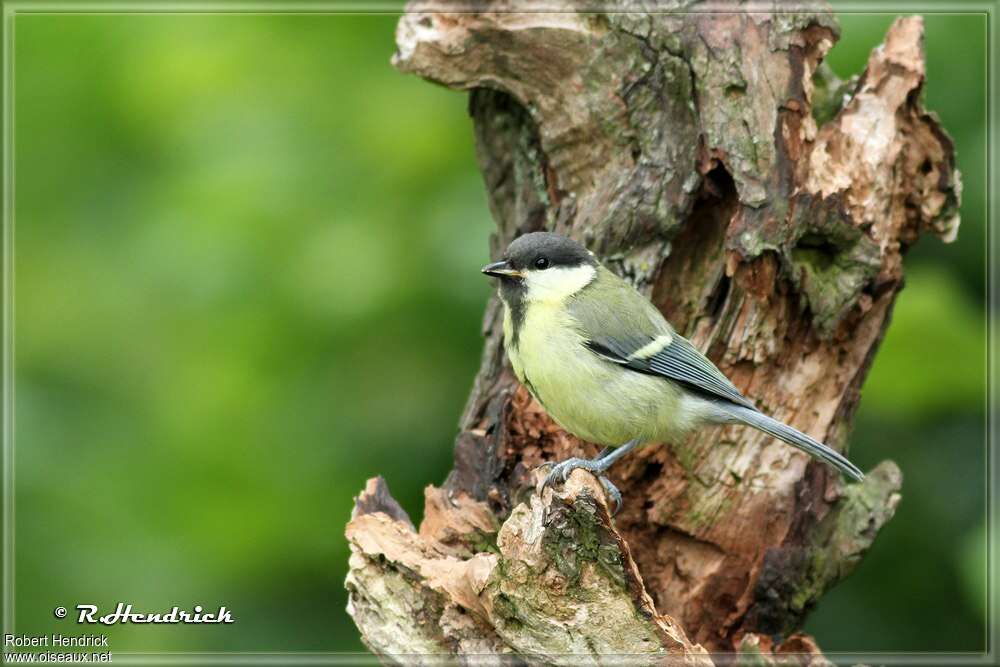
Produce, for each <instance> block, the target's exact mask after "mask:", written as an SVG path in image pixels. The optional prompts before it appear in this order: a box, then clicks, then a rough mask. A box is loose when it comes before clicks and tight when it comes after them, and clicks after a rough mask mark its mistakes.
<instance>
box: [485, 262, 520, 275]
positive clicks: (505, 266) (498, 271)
mask: <svg viewBox="0 0 1000 667" xmlns="http://www.w3.org/2000/svg"><path fill="white" fill-rule="evenodd" d="M483 273H485V274H486V275H488V276H494V277H496V278H505V277H513V278H523V277H524V273H522V272H521V271H518V270H517V269H513V268H511V266H510V264H509V263H508V262H507V260H503V261H500V262H493V263H492V264H487V265H486V266H484V267H483Z"/></svg>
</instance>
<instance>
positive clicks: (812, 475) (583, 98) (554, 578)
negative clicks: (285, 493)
mask: <svg viewBox="0 0 1000 667" xmlns="http://www.w3.org/2000/svg"><path fill="white" fill-rule="evenodd" d="M546 9H547V10H548V11H547V12H539V11H531V5H529V4H527V3H523V4H522V3H521V2H519V0H504V1H503V2H484V3H481V4H477V5H476V8H475V9H474V10H473V11H466V12H455V11H449V8H448V7H447V6H445V5H435V4H432V3H430V2H422V1H420V0H416V1H414V2H411V3H410V5H408V8H407V12H406V14H404V16H403V17H402V19H401V20H400V24H399V29H398V32H397V44H398V51H397V54H396V56H395V57H394V60H393V62H394V64H395V65H396V66H397V67H398V68H399V69H401V70H402V71H404V72H410V73H414V74H417V75H420V76H422V77H425V78H427V79H429V80H431V81H434V82H437V83H440V84H444V85H446V86H449V87H452V88H456V89H461V90H468V91H470V95H469V110H470V114H471V116H472V119H473V124H474V128H475V137H474V139H475V143H476V151H477V156H478V159H479V163H480V167H481V169H482V172H483V179H484V184H485V187H486V192H487V195H488V201H489V204H490V210H491V212H492V214H493V217H494V219H495V221H496V223H497V233H496V234H495V235H494V237H493V238H492V239H491V242H490V252H491V255H492V256H494V257H495V256H497V255H498V254H499V252H500V250H501V249H502V248H503V247H504V246H505V245H506V244H507V243H508V242H509V241H510V240H511V239H512V238H514V237H515V236H517V235H518V234H521V233H524V232H527V231H531V230H536V229H543V228H545V229H554V230H557V231H560V232H562V233H566V234H569V235H571V236H573V237H575V238H577V239H579V240H581V241H582V242H584V243H585V244H586V245H587V246H588V247H589V248H591V249H592V250H593V251H594V252H595V253H597V254H598V255H599V256H600V257H601V258H602V259H603V260H604V261H605V263H606V264H607V265H608V266H609V267H611V268H612V269H613V270H615V271H617V272H619V273H620V274H621V275H623V276H624V277H626V278H627V279H629V280H630V281H632V282H633V283H634V284H635V285H636V286H637V287H638V288H639V289H640V290H642V291H643V292H644V293H645V294H647V295H649V296H650V298H651V299H652V300H653V302H654V303H655V304H656V305H657V307H659V308H660V309H661V310H662V311H663V312H664V314H665V315H666V316H667V317H668V319H670V320H671V322H672V323H673V324H674V326H675V327H676V328H677V329H678V330H679V331H680V332H681V333H683V334H684V335H685V336H687V337H689V338H690V339H691V340H692V341H693V342H694V343H695V344H696V345H698V346H699V347H700V348H701V349H702V350H704V351H705V352H706V353H707V354H708V355H709V357H710V358H712V359H713V361H715V362H716V363H717V364H718V365H719V366H720V368H722V370H723V371H724V372H725V373H726V374H727V375H728V376H729V377H730V378H731V379H732V380H733V382H734V383H735V384H736V386H737V387H738V388H739V389H740V390H741V391H743V392H744V393H745V394H746V395H747V396H749V397H751V399H752V400H754V401H755V403H756V404H757V405H758V407H760V408H761V409H762V410H764V411H765V412H767V413H769V414H772V415H773V416H775V417H776V418H779V419H782V420H783V421H786V422H788V423H790V424H792V425H794V426H796V427H797V428H799V429H800V430H803V431H805V432H807V433H809V434H811V435H813V436H815V437H817V438H820V439H823V440H825V441H826V442H829V443H831V444H833V445H835V446H838V447H840V448H842V449H843V448H845V447H846V444H847V442H848V440H849V438H848V434H849V430H850V422H851V418H852V416H853V413H854V410H855V408H856V407H857V404H858V400H859V396H860V387H861V383H862V382H863V380H864V377H865V375H866V373H867V370H868V368H869V366H870V364H871V360H872V358H873V355H874V354H875V351H876V350H877V347H878V344H879V342H880V341H881V339H882V336H883V335H884V332H885V328H886V327H887V326H888V322H889V315H890V312H891V308H892V304H893V302H894V299H895V297H896V294H897V293H898V291H899V289H900V288H901V285H902V277H903V268H902V256H903V253H904V252H905V250H906V248H907V247H909V246H910V245H912V244H913V243H914V242H916V240H917V238H918V237H919V236H920V235H921V234H922V233H925V232H930V233H933V234H935V235H937V236H939V237H941V238H942V239H944V240H946V241H947V240H950V239H952V238H954V235H955V233H956V231H957V227H958V216H957V210H958V202H959V197H960V193H961V184H960V178H959V174H958V172H957V171H956V170H955V164H954V154H953V147H952V144H951V141H950V140H949V139H948V136H947V134H946V133H945V132H944V130H943V129H942V128H941V127H940V125H939V124H938V122H937V119H936V118H935V117H934V116H933V114H931V113H929V112H927V111H926V110H925V109H924V108H923V107H922V105H921V101H920V91H921V87H922V85H923V81H924V59H923V51H922V43H921V39H922V22H921V20H920V19H919V17H908V18H902V19H899V20H898V21H896V22H895V23H894V24H893V26H892V27H891V28H890V30H889V32H888V34H887V35H886V39H885V44H884V45H883V46H881V47H879V48H877V49H875V50H874V51H873V52H872V54H871V57H870V58H869V61H868V64H867V67H866V68H865V71H864V72H862V73H860V75H859V76H858V77H857V78H852V79H849V80H847V81H846V82H845V81H841V80H840V79H838V78H837V77H836V76H834V75H833V74H832V72H830V71H829V70H828V69H827V68H825V66H824V65H823V63H822V60H823V57H824V55H825V54H826V53H827V51H828V50H829V49H830V48H831V47H832V45H833V44H834V42H835V41H836V39H837V38H838V36H839V29H838V27H837V25H836V21H835V19H834V17H833V16H832V15H831V14H830V12H829V10H828V9H827V8H826V7H825V6H824V5H822V4H819V3H811V4H804V5H801V6H798V7H797V8H796V10H795V11H788V9H787V5H779V4H773V5H768V6H767V7H766V8H764V9H765V10H764V11H762V10H761V9H760V8H759V7H751V6H748V5H743V4H739V3H736V2H732V3H723V4H722V5H719V4H715V5H713V6H712V7H710V8H703V7H702V6H701V5H700V4H699V3H696V2H673V3H667V4H666V5H664V4H663V3H655V5H654V4H653V3H649V2H642V1H632V2H626V3H620V2H618V3H613V6H612V4H611V3H608V4H607V5H600V4H598V5H597V6H592V5H589V4H588V5H587V6H586V7H584V5H583V3H577V2H575V1H574V0H561V1H560V2H557V3H556V4H555V5H553V6H551V7H547V8H546ZM499 312H500V311H499V307H498V304H497V302H496V300H495V299H493V300H491V302H490V304H489V305H488V306H487V309H486V314H485V317H484V323H483V333H484V337H485V345H484V352H483V358H482V366H481V369H480V372H479V374H478V375H477V377H476V380H475V384H474V387H473V391H472V393H471V395H470V397H469V400H468V403H467V405H466V409H465V411H464V413H463V416H462V420H461V425H460V426H461V432H460V434H459V436H458V438H457V440H456V443H455V465H454V468H453V470H452V472H451V474H450V475H449V476H448V479H447V481H446V482H445V484H444V485H443V487H442V488H440V489H434V488H433V487H432V488H430V489H429V491H428V494H427V503H426V509H425V517H424V521H423V524H422V526H421V529H420V531H419V532H416V531H414V530H413V529H412V526H409V525H408V519H406V518H405V517H404V516H401V515H400V514H399V512H400V511H399V510H398V507H394V506H393V503H392V502H390V497H389V496H388V494H387V492H385V489H384V487H382V486H380V485H378V484H375V483H374V482H373V483H372V484H373V486H370V487H369V489H368V490H367V491H366V492H365V493H364V494H362V496H360V497H359V503H358V508H357V510H356V516H355V518H354V519H352V521H351V523H350V524H349V526H348V538H349V540H350V543H351V548H352V561H351V574H350V575H349V578H348V587H349V589H350V591H351V609H350V611H351V613H352V615H353V616H354V618H355V620H356V621H357V623H358V625H359V628H360V629H361V632H362V637H363V638H364V639H365V641H366V642H367V643H368V645H369V646H370V647H371V648H372V649H373V650H374V651H376V652H377V653H379V654H380V655H383V656H387V657H391V656H393V655H398V653H399V651H401V650H404V648H405V647H404V646H402V645H403V644H406V643H407V642H411V643H412V644H411V645H412V646H415V647H421V649H427V650H429V651H432V652H433V651H436V652H439V653H444V654H448V655H452V656H471V655H473V654H482V653H489V654H491V655H497V656H508V657H510V656H515V655H516V656H520V657H519V658H517V659H521V660H524V661H526V662H529V663H534V662H555V663H558V662H564V663H566V664H570V663H573V664H575V663H574V662H573V661H580V660H585V661H587V662H592V663H599V662H612V661H613V660H611V659H610V658H608V657H607V656H608V654H611V653H618V654H622V653H635V654H637V655H640V654H641V655H642V656H644V657H643V660H651V661H660V662H662V661H664V660H668V659H669V660H674V661H683V662H684V664H710V663H709V662H708V661H709V660H710V658H709V657H708V656H707V654H706V653H705V651H706V650H709V651H723V652H733V653H737V654H739V655H740V656H742V657H741V660H742V659H743V658H745V659H746V660H745V661H753V660H759V661H762V662H761V663H760V664H773V663H774V661H779V662H780V661H781V660H782V659H783V658H782V656H785V657H787V656H789V655H791V654H796V653H797V654H805V655H808V656H811V657H810V658H809V659H810V660H813V661H815V663H816V664H820V661H822V660H823V659H822V656H821V654H820V652H819V649H818V647H816V644H815V642H813V641H812V640H811V639H810V638H808V637H805V636H804V635H801V634H799V633H797V629H798V628H799V627H800V626H801V624H802V621H803V619H804V617H805V615H806V614H807V612H808V611H809V609H811V608H812V606H813V605H815V604H816V602H817V600H818V599H819V598H820V597H821V596H822V594H823V593H824V592H825V591H826V590H828V589H829V587H830V586H832V585H834V584H835V583H836V582H837V581H839V580H840V579H842V578H843V577H844V576H846V575H847V574H849V573H850V571H851V570H852V569H853V568H854V567H855V566H856V565H857V563H858V562H859V560H860V558H861V557H862V555H863V554H864V552H865V551H866V550H867V549H868V548H870V547H871V545H872V543H873V541H874V539H875V537H876V535H877V533H878V530H879V529H880V528H881V526H882V525H883V524H884V523H885V522H886V521H888V520H889V519H890V518H891V517H892V514H893V511H894V509H895V507H896V505H897V504H898V502H899V501H900V487H901V484H902V475H901V473H900V471H899V469H898V468H897V467H896V466H895V464H893V463H892V462H888V461H887V462H883V463H881V464H879V465H878V466H876V467H875V469H873V470H872V471H871V472H870V474H869V475H868V478H867V479H866V481H865V482H864V483H862V484H859V485H847V484H845V483H844V482H843V481H842V480H841V479H840V478H839V477H837V476H836V475H834V474H832V473H831V472H830V470H828V469H827V468H826V467H825V466H823V465H822V464H820V463H817V462H814V461H811V460H809V459H808V458H807V457H806V456H805V455H803V454H802V453H800V452H798V451H797V450H794V449H792V448H790V447H787V446H786V445H784V444H782V443H779V442H775V441H774V440H772V439H770V438H768V437H766V436H764V435H763V434H760V433H757V432H755V431H752V430H750V429H745V428H740V427H719V428H712V429H706V430H704V431H702V432H700V433H697V434H694V435H692V436H691V437H690V438H688V439H686V440H685V441H683V442H676V443H662V444H660V445H657V446H649V447H646V448H644V449H642V450H640V451H639V452H638V453H636V454H635V455H632V456H630V457H629V458H627V459H625V460H624V461H622V462H621V463H620V464H619V465H618V466H617V467H616V468H615V469H613V471H612V478H613V481H614V482H615V483H616V484H617V485H618V486H619V487H620V488H621V489H622V490H623V491H624V492H625V506H624V508H623V510H622V512H621V513H620V514H619V515H618V516H617V517H615V519H614V521H612V520H611V519H610V517H609V516H608V514H607V508H606V507H605V506H604V502H603V498H602V497H600V487H599V486H597V485H596V483H595V482H594V481H593V478H591V477H589V476H588V475H587V474H586V473H582V472H581V473H574V475H573V476H572V478H571V480H570V483H569V484H568V485H567V486H566V488H565V489H562V490H560V491H559V492H558V493H552V492H551V491H547V492H546V493H543V494H541V495H539V494H538V493H537V491H536V486H535V485H536V483H537V477H536V475H535V474H534V473H533V472H532V468H533V467H534V466H536V465H538V464H539V463H541V462H543V461H551V460H558V459H562V458H565V457H568V456H571V455H588V456H589V455H593V454H595V453H596V451H597V448H596V447H595V446H594V445H591V444H589V443H583V442H580V441H578V440H577V439H575V438H573V437H572V436H571V435H569V434H567V433H565V432H563V431H562V430H560V429H559V428H558V427H557V426H556V425H555V424H554V423H553V422H552V421H551V420H550V419H549V418H548V416H547V415H546V414H545V412H544V410H543V409H542V408H541V406H539V405H538V404H537V403H536V402H534V401H533V400H532V399H531V397H530V395H529V394H528V393H527V392H526V391H525V390H524V388H523V387H519V386H518V385H517V383H516V381H515V380H514V378H513V376H512V374H511V373H510V370H509V367H508V366H507V365H506V361H505V359H504V356H503V353H502V345H501V337H502V331H501V327H500V326H499ZM408 615H409V616H408ZM407 618H410V626H409V627H401V626H404V625H406V624H407ZM387 628H389V629H390V630H387ZM570 654H572V655H570ZM568 656H569V657H568ZM463 659H464V658H463ZM511 659H514V658H511ZM747 664H751V663H747Z"/></svg>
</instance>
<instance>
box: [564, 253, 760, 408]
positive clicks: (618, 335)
mask: <svg viewBox="0 0 1000 667" xmlns="http://www.w3.org/2000/svg"><path fill="white" fill-rule="evenodd" d="M598 272H599V275H598V278H597V279H596V280H594V281H593V282H592V283H591V284H590V285H588V286H587V287H586V288H584V289H583V290H581V291H580V292H579V293H578V294H576V295H575V296H574V297H573V298H571V299H570V301H569V303H568V308H569V312H570V315H572V317H573V318H574V319H575V320H576V322H577V323H578V324H579V327H580V332H581V334H582V335H583V336H584V337H585V338H586V339H587V341H588V347H589V348H590V349H591V351H593V353H594V354H597V355H599V356H600V357H602V358H604V359H606V360H607V361H608V362H609V363H615V364H619V365H621V366H624V367H625V368H628V369H631V370H633V371H635V372H638V373H645V374H649V375H660V376H662V377H664V378H667V379H670V380H673V381H675V382H680V383H682V384H684V385H686V386H687V387H688V388H690V389H692V390H694V391H695V392H696V393H699V394H702V395H704V396H706V397H707V398H714V399H723V400H726V401H731V402H733V403H736V404H738V405H742V406H745V407H748V408H751V409H755V408H754V405H753V404H752V403H751V402H750V401H748V400H747V399H746V398H744V397H743V395H742V394H740V392H739V391H738V390H737V389H736V387H734V386H733V383H732V382H730V381H729V378H727V377H726V376H725V375H723V374H722V372H721V371H720V370H719V369H718V368H716V367H715V364H713V363H712V362H711V361H709V360H708V359H707V358H706V357H705V356H704V355H703V354H702V353H701V352H699V351H698V350H697V348H695V347H694V345H692V344H691V343H690V342H689V341H688V340H687V339H685V338H684V337H683V336H680V335H679V334H677V333H676V332H675V331H674V330H673V328H672V327H671V326H670V324H669V323H668V322H667V321H666V319H664V317H663V315H661V314H660V311H658V310H657V309H656V307H655V306H653V304H652V303H650V302H649V300H648V299H646V298H645V297H644V296H642V294H640V293H639V292H638V291H637V290H636V289H635V288H634V287H632V286H631V285H630V284H628V283H627V282H625V281H624V280H622V279H621V278H619V277H618V276H616V275H615V274H613V273H612V272H611V271H609V270H607V269H606V268H604V267H603V266H602V267H599V268H598ZM663 335H669V336H670V343H669V344H667V345H666V346H665V347H664V348H663V349H662V350H660V351H659V352H657V353H656V354H653V355H651V356H648V357H642V358H639V357H635V356H633V355H635V353H636V352H637V351H638V350H641V349H642V348H643V347H645V346H647V345H649V344H650V343H652V342H653V341H655V340H656V339H657V338H658V337H660V336H663Z"/></svg>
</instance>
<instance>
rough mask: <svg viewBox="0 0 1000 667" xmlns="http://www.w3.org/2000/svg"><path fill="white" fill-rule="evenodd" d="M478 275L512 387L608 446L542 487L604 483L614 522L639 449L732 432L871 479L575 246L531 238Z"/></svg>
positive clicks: (560, 239) (556, 469)
mask: <svg viewBox="0 0 1000 667" xmlns="http://www.w3.org/2000/svg"><path fill="white" fill-rule="evenodd" d="M482 271H483V273H485V274H486V275H488V276H494V277H496V278H498V279H499V283H500V284H499V292H500V300H501V301H502V302H503V307H504V319H503V329H504V347H505V348H506V350H507V356H508V358H509V359H510V363H511V366H513V368H514V373H515V374H516V375H517V378H518V379H519V380H520V381H521V383H522V384H524V386H525V387H527V389H528V391H530V392H531V394H532V395H533V396H534V397H535V398H536V399H537V400H538V402H539V403H541V404H542V406H543V407H544V408H545V410H546V411H547V412H548V413H549V415H550V416H551V417H552V418H553V419H554V420H555V421H556V422H557V423H558V424H559V425H560V426H561V427H562V428H564V429H565V430H567V431H569V432H570V433H572V434H573V435H575V436H577V437H579V438H582V439H583V440H587V441H590V442H593V443H596V444H600V445H604V446H605V450H604V451H603V452H602V453H601V454H600V455H599V456H598V457H597V458H595V459H593V460H587V459H580V458H575V457H574V458H570V459H567V460H566V461H563V462H561V463H559V464H556V465H554V466H553V468H552V470H551V472H550V473H549V474H548V476H547V477H546V478H545V481H544V482H543V485H542V486H543V488H544V487H545V486H547V485H550V484H554V483H556V482H558V481H559V480H562V481H565V480H566V479H567V477H568V476H569V473H570V472H571V471H573V470H575V469H576V468H583V469H585V470H589V471H590V472H591V473H593V474H594V475H597V477H598V479H599V480H600V482H601V484H602V485H603V487H604V489H605V491H606V492H607V493H608V495H609V496H610V497H611V499H612V500H613V501H614V503H615V507H616V511H617V508H619V507H621V494H620V493H619V491H618V489H617V488H615V486H614V485H613V484H612V483H611V482H610V481H609V480H608V478H607V477H605V476H604V473H605V472H606V471H607V470H608V468H609V467H610V466H611V465H612V464H613V463H614V462H615V461H617V460H618V459H620V458H622V457H623V456H624V455H625V454H627V453H628V452H630V451H631V450H633V449H634V448H635V447H636V446H637V445H639V444H640V443H645V442H662V441H676V440H677V439H678V438H680V437H681V436H683V435H684V434H686V433H688V432H690V431H692V430H694V429H696V428H698V427H701V426H704V425H709V424H733V423H736V424H745V425H747V426H752V427H753V428H756V429H758V430H760V431H763V432H764V433H767V434H768V435H771V436H774V437H775V438H778V439H780V440H783V441H785V442H787V443H788V444H790V445H792V446H794V447H798V448H799V449H801V450H803V451H804V452H806V453H808V454H810V455H811V456H814V457H816V458H817V459H820V460H821V461H825V462H826V463H828V464H830V465H832V466H834V467H835V468H837V469H838V470H840V471H842V472H843V473H844V474H846V475H848V476H849V477H852V478H853V479H855V480H859V481H860V480H862V479H864V474H863V473H862V472H861V470H859V469H858V468H857V466H855V465H854V464H853V463H851V462H850V461H848V460H847V459H846V458H845V457H844V456H843V455H841V454H839V453H838V452H836V451H834V450H833V449H831V448H830V447H827V446H826V445H824V444H823V443H821V442H818V441H817V440H814V439H813V438H811V437H809V436H808V435H806V434H805V433H801V432H800V431H797V430H796V429H794V428H792V427H791V426H788V425H787V424H783V423H781V422H779V421H777V420H776V419H772V418H771V417H768V416H767V415H765V414H763V413H761V412H759V411H758V410H757V408H755V407H754V405H753V403H751V402H750V401H749V400H747V399H746V398H745V397H744V396H743V395H742V394H740V392H739V391H738V390H737V389H736V387H735V386H733V384H732V383H731V382H730V381H729V379H728V378H726V376H725V375H723V374H722V372H721V371H719V369H718V368H716V367H715V365H714V364H713V363H712V362H711V361H709V360H708V359H707V358H706V357H705V356H704V355H703V354H701V352H699V351H698V350H697V349H696V348H695V347H694V346H693V345H692V344H691V343H690V342H688V341H687V340H686V339H685V338H683V337H682V336H680V335H678V334H677V332H675V331H674V330H673V328H672V327H671V326H670V324H669V323H668V322H667V321H666V320H665V319H664V318H663V315H661V314H660V311H658V310H657V309H656V307H655V306H653V304H652V303H650V302H649V301H648V300H647V299H646V298H645V297H644V296H642V295H641V294H640V293H639V292H638V291H637V290H636V289H635V288H634V287H632V286H631V285H630V284H629V283H627V282H625V281H624V280H622V279H621V278H619V277H618V276H617V275H615V274H614V273H612V272H611V271H609V270H608V269H606V268H605V267H604V266H602V265H601V263H600V262H598V261H597V258H596V257H595V256H594V255H593V253H591V252H590V251H588V250H587V249H586V248H584V247H583V246H582V245H580V244H579V243H577V242H576V241H573V240H571V239H569V238H566V237H565V236H561V235H559V234H554V233H550V232H535V233H532V234H525V235H524V236H521V237H520V238H518V239H516V240H514V242H513V243H511V244H510V246H509V247H508V248H507V251H506V252H505V253H504V258H503V259H502V260H501V261H499V262H495V263H493V264H488V265H487V266H484V267H483V269H482Z"/></svg>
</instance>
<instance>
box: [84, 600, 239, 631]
mask: <svg viewBox="0 0 1000 667" xmlns="http://www.w3.org/2000/svg"><path fill="white" fill-rule="evenodd" d="M76 609H77V611H79V612H80V614H79V616H78V617H77V619H76V622H77V623H81V624H82V623H92V624H93V623H101V624H103V625H115V624H116V623H233V622H235V620H236V619H234V618H233V615H232V614H231V613H230V612H229V610H228V609H226V608H225V607H219V611H217V612H212V613H210V614H206V613H203V610H202V607H201V605H195V607H194V610H193V611H190V612H189V611H185V610H182V609H180V608H179V607H173V608H171V610H170V611H168V612H166V613H157V614H143V613H138V612H134V611H132V605H131V604H125V603H124V602H119V603H118V606H117V607H115V610H114V611H113V612H112V613H110V614H105V615H103V616H98V615H97V605H92V604H78V605H76Z"/></svg>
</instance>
